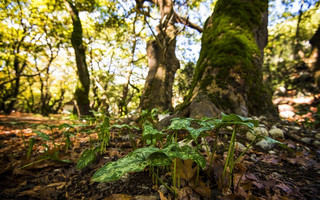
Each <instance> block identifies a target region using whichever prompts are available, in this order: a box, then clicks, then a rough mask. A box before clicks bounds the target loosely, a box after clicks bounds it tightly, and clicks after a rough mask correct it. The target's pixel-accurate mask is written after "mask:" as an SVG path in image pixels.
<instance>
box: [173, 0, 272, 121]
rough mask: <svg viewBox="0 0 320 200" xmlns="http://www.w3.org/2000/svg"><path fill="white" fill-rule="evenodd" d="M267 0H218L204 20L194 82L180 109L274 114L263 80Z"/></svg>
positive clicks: (211, 113) (199, 114)
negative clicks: (210, 14)
mask: <svg viewBox="0 0 320 200" xmlns="http://www.w3.org/2000/svg"><path fill="white" fill-rule="evenodd" d="M267 11H268V1H266V0H259V1H256V0H255V1H251V0H247V1H239V0H229V1H222V0H219V1H218V2H217V3H216V5H215V9H214V12H213V14H212V16H211V17H209V19H208V20H207V22H206V24H205V28H204V32H203V36H202V45H201V46H202V48H201V52H200V58H199V60H198V63H197V66H196V69H195V73H194V77H193V82H192V86H191V89H190V91H189V94H188V96H187V97H186V98H185V101H184V103H183V104H182V105H181V106H179V108H178V110H180V114H182V115H186V116H190V117H202V116H207V117H213V116H217V115H218V114H219V113H220V112H226V113H236V114H240V115H243V116H248V115H256V116H260V115H266V116H267V117H269V118H270V119H278V113H277V111H276V109H275V107H274V106H273V104H272V101H271V94H270V91H268V90H267V88H266V87H265V86H264V85H263V83H262V71H261V70H262V62H263V48H264V47H265V45H266V44H267V19H268V18H267V17H268V15H267Z"/></svg>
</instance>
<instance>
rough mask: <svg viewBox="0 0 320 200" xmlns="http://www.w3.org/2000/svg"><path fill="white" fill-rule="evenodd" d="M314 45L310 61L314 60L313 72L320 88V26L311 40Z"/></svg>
mask: <svg viewBox="0 0 320 200" xmlns="http://www.w3.org/2000/svg"><path fill="white" fill-rule="evenodd" d="M310 44H311V45H312V53H311V56H310V59H311V60H312V61H311V62H312V65H313V66H312V67H313V68H312V71H313V73H314V80H315V83H316V85H317V87H318V88H320V26H319V27H318V29H317V31H316V33H315V34H314V35H313V36H312V38H311V39H310Z"/></svg>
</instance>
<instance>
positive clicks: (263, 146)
mask: <svg viewBox="0 0 320 200" xmlns="http://www.w3.org/2000/svg"><path fill="white" fill-rule="evenodd" d="M256 145H257V146H258V147H260V148H261V149H263V150H264V151H268V150H270V149H271V148H272V147H273V144H270V143H268V141H267V140H265V139H262V140H260V141H259V142H257V144H256Z"/></svg>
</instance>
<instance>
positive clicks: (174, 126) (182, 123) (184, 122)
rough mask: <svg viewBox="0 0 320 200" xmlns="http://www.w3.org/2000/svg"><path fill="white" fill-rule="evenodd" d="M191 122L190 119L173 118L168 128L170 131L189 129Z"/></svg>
mask: <svg viewBox="0 0 320 200" xmlns="http://www.w3.org/2000/svg"><path fill="white" fill-rule="evenodd" d="M191 121H193V119H191V118H173V119H171V124H170V126H169V127H168V129H169V130H170V129H171V130H181V129H186V128H187V127H190V123H191Z"/></svg>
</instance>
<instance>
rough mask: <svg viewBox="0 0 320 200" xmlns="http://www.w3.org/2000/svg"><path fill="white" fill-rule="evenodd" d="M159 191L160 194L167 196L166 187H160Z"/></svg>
mask: <svg viewBox="0 0 320 200" xmlns="http://www.w3.org/2000/svg"><path fill="white" fill-rule="evenodd" d="M159 190H160V192H162V194H167V193H168V188H167V187H166V186H164V185H160V186H159Z"/></svg>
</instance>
